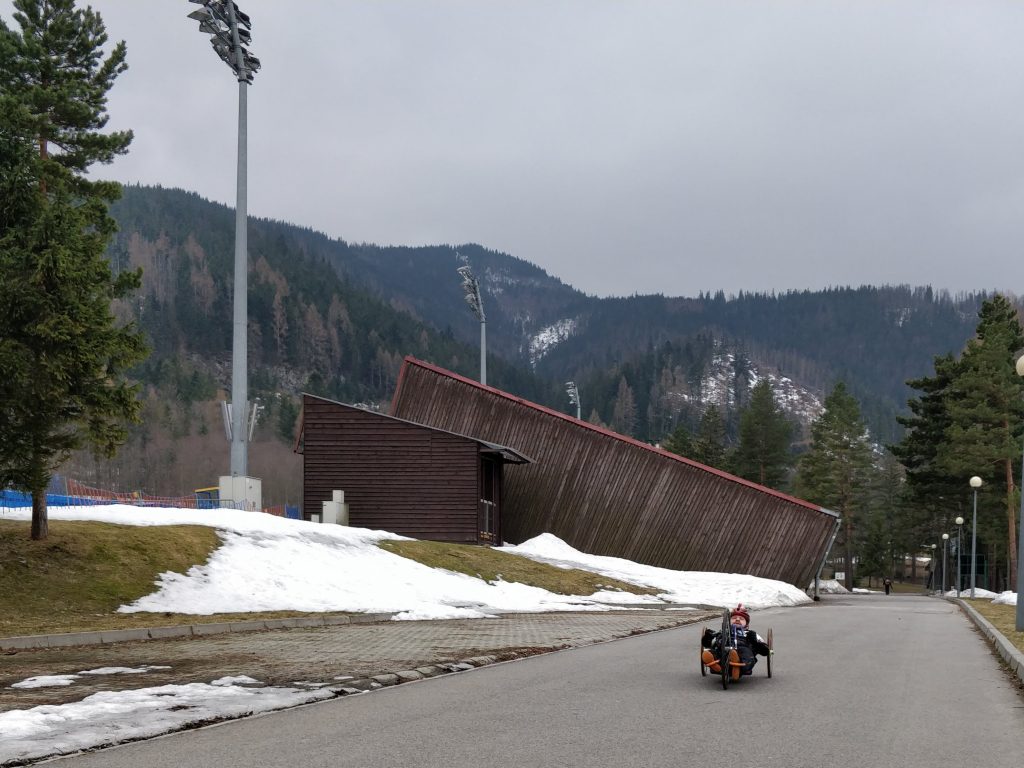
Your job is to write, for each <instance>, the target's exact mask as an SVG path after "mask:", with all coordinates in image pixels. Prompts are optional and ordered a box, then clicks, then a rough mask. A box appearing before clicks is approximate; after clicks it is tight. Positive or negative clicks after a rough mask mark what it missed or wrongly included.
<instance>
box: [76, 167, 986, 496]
mask: <svg viewBox="0 0 1024 768" xmlns="http://www.w3.org/2000/svg"><path fill="white" fill-rule="evenodd" d="M112 213H113V215H114V217H115V219H116V220H117V221H118V224H119V227H120V231H119V232H118V233H117V235H116V237H115V239H114V240H113V242H112V244H111V247H110V250H109V255H110V259H111V262H112V264H113V265H114V267H115V270H123V269H130V268H136V267H141V268H142V270H143V284H142V289H141V291H139V292H138V293H137V294H136V295H135V296H134V297H133V298H132V299H131V300H130V301H128V302H125V303H124V304H123V305H122V306H120V307H119V312H121V313H122V315H123V316H126V317H128V316H130V317H134V318H136V319H138V321H139V322H140V324H141V326H142V328H143V330H144V331H145V332H146V334H147V337H148V338H149V340H150V343H151V346H152V349H153V353H152V355H151V356H150V358H149V360H148V361H147V362H146V363H145V364H143V365H142V366H141V367H140V368H138V369H137V370H136V372H135V374H136V375H137V376H138V377H139V379H140V380H141V381H142V382H143V383H144V384H145V385H146V392H145V402H146V414H147V417H146V421H145V423H144V424H143V425H142V426H141V427H139V428H136V430H135V433H134V435H133V438H132V439H133V441H134V443H133V445H134V446H135V453H136V455H137V454H138V451H148V452H149V455H151V456H152V460H153V461H159V462H160V463H163V464H167V463H168V462H170V463H171V464H173V465H176V466H180V465H181V463H182V461H184V459H183V456H184V455H186V454H187V456H188V457H189V460H191V461H197V462H199V463H200V465H201V466H202V467H207V465H208V467H207V468H206V469H197V470H195V471H192V470H189V471H184V470H181V471H179V472H177V473H175V472H168V473H166V477H167V478H168V479H167V482H166V483H164V482H163V481H158V484H163V485H165V486H174V488H173V489H172V488H170V487H164V488H159V489H158V488H150V490H153V491H158V490H160V491H166V492H171V491H172V490H180V489H181V488H182V487H187V486H189V485H190V484H194V483H195V482H198V481H197V480H194V479H191V478H192V477H193V475H195V474H196V473H197V472H199V473H201V472H203V471H205V472H206V473H207V475H209V477H210V478H212V477H215V476H216V475H217V474H219V473H220V472H221V471H223V469H224V468H223V467H221V466H219V463H222V462H225V461H226V450H225V445H224V442H223V440H224V438H223V430H222V426H221V424H220V422H219V414H218V412H217V410H216V408H215V407H211V403H212V401H213V400H215V399H217V398H221V399H223V398H225V397H226V396H227V395H226V393H225V391H224V390H225V389H226V388H227V386H228V383H229V379H230V375H229V372H230V359H231V315H232V303H231V290H232V275H231V270H232V268H233V254H234V214H233V211H232V210H231V209H230V208H228V207H226V206H223V205H219V204H215V203H211V202H209V201H206V200H204V199H202V198H201V197H199V196H198V195H196V194H193V193H189V192H184V191H181V190H172V189H161V188H150V187H138V186H129V187H126V188H125V189H124V195H123V198H122V200H120V201H119V202H118V203H116V204H115V205H114V206H113V208H112ZM249 253H250V263H251V265H252V266H251V272H250V283H249V317H250V321H249V362H250V369H251V373H250V382H251V384H250V387H251V392H252V395H253V396H254V397H256V398H259V399H260V401H261V404H262V405H263V407H264V411H263V413H262V420H261V426H260V428H259V430H258V432H257V438H256V444H254V446H253V451H254V453H255V454H256V455H257V456H258V455H259V454H260V452H261V451H269V452H270V453H271V454H273V456H274V458H273V459H268V460H267V462H268V467H267V468H266V469H264V470H261V469H260V467H259V460H258V459H256V460H255V461H256V464H257V466H256V470H255V471H257V472H260V471H263V472H264V473H266V472H270V473H274V472H277V471H279V470H280V468H281V467H288V471H290V472H294V469H295V466H296V464H295V462H296V461H297V459H296V458H295V457H294V456H293V455H292V454H291V451H290V444H289V440H290V438H291V436H292V433H293V428H294V423H295V417H296V408H295V399H294V398H295V396H296V395H297V393H298V392H300V391H303V390H304V391H309V392H313V393H317V394H322V395H325V396H328V397H333V398H337V399H339V400H343V401H346V402H365V403H370V404H386V402H387V400H388V399H389V398H390V396H391V393H392V391H393V388H394V384H395V378H396V376H397V373H398V370H399V367H400V364H401V360H402V358H403V357H404V356H405V355H407V354H412V355H415V356H417V357H420V358H423V359H426V360H429V361H431V362H434V363H437V364H439V365H442V366H444V367H446V368H450V369H452V370H455V371H457V372H459V373H462V374H464V375H467V376H471V377H474V378H475V377H476V375H477V372H478V368H479V358H478V355H479V324H478V322H477V320H476V318H475V317H474V316H473V314H472V313H471V312H470V311H469V308H468V307H467V306H466V304H465V302H464V301H463V298H464V297H463V294H462V289H461V287H460V280H459V276H458V275H457V274H456V269H457V268H458V267H459V266H462V265H469V266H470V267H471V269H472V270H473V272H474V273H475V274H476V275H477V276H478V277H479V279H480V284H481V288H482V293H483V301H484V308H485V311H486V315H487V341H488V351H489V353H490V354H489V362H488V383H490V384H492V385H494V386H497V387H499V388H502V389H505V390H507V391H510V392H512V393H514V394H517V395H520V396H522V397H526V398H529V399H531V400H535V401H537V402H540V403H543V404H545V405H548V406H550V407H553V408H557V409H559V410H562V411H564V412H568V413H572V412H574V411H575V406H572V405H570V403H569V400H568V397H567V395H566V393H565V385H564V382H566V381H570V380H572V381H575V382H576V384H577V387H578V390H579V396H580V399H581V403H582V408H581V416H582V417H583V418H584V419H590V420H592V421H595V422H601V423H603V424H606V425H609V426H611V427H613V428H615V429H617V430H619V431H621V432H624V433H626V434H631V435H633V436H635V437H637V438H639V439H643V440H648V441H651V442H657V441H661V440H663V439H664V438H666V436H668V435H669V434H671V433H673V431H675V430H677V429H678V428H679V427H680V426H683V427H684V428H686V429H688V430H690V431H691V432H696V431H697V430H698V426H699V424H700V420H701V418H702V415H703V414H704V412H705V411H706V409H707V406H708V405H709V404H713V405H715V406H716V408H717V409H718V410H719V411H720V413H721V416H722V420H723V429H724V439H725V440H726V441H727V442H730V441H735V439H736V437H737V434H738V428H739V416H740V414H741V412H742V410H743V409H744V407H745V406H746V405H747V403H748V401H749V397H750V392H751V390H752V388H753V386H754V385H755V384H756V383H757V382H758V381H759V380H762V379H767V380H769V381H770V383H771V385H772V387H773V389H774V390H775V392H776V397H777V399H779V400H780V404H781V405H782V407H783V409H784V410H785V411H787V412H788V413H789V416H790V418H791V419H792V420H793V421H794V422H797V423H798V427H799V428H798V429H797V430H796V431H795V432H794V435H795V439H796V440H797V443H800V442H801V441H802V440H803V439H804V438H806V436H807V429H806V427H807V423H808V422H809V421H810V419H811V418H813V417H814V416H815V415H816V414H817V413H818V412H819V411H820V407H821V406H820V403H821V399H822V398H823V396H824V393H825V392H826V391H827V390H828V389H829V388H830V387H831V386H832V385H833V384H834V383H835V382H836V381H839V380H843V381H845V382H846V383H847V385H848V387H849V389H850V391H851V392H852V393H853V394H854V395H855V396H856V397H857V398H858V400H859V401H860V403H861V407H862V412H863V414H864V417H865V421H866V422H867V424H868V425H869V427H870V428H871V429H872V431H873V433H874V434H875V436H876V439H878V440H879V441H891V440H893V439H894V438H896V437H897V436H898V435H897V430H898V429H899V427H898V425H897V422H896V415H897V414H898V413H899V412H901V411H902V410H903V409H904V408H905V404H906V399H907V398H908V397H909V396H910V392H909V390H907V388H906V386H905V381H906V380H907V379H911V378H916V377H920V376H921V375H923V374H924V373H925V372H926V371H927V370H929V366H930V364H931V361H932V359H933V357H934V356H935V355H940V354H946V353H950V352H954V353H955V352H957V351H959V350H961V349H962V348H963V346H964V344H965V342H966V340H967V339H968V338H969V337H970V336H971V334H972V333H973V328H974V323H975V320H976V313H977V308H978V306H979V304H980V302H981V300H982V298H983V297H981V296H977V295H965V296H958V297H951V296H949V295H946V294H938V293H934V292H933V291H932V290H931V289H928V288H909V287H902V286H901V287H882V288H873V287H861V288H835V289H831V290H827V291H818V292H811V291H801V292H789V293H784V294H777V295H776V294H751V293H743V294H740V295H739V296H735V297H727V296H726V295H725V294H724V293H721V292H719V293H717V294H714V295H701V296H698V297H695V298H673V297H665V296H631V297H619V298H606V299H598V298H596V297H591V296H586V295H584V294H582V293H580V292H579V291H577V290H575V289H574V288H572V287H571V286H569V285H566V284H565V283H563V282H561V281H560V280H558V279H557V278H554V277H552V276H550V275H548V274H547V273H546V272H544V270H542V269H540V268H539V267H537V266H535V265H532V264H529V263H528V262H525V261H523V260H521V259H517V258H515V257H513V256H509V255H505V254H501V253H497V252H494V251H490V250H487V249H486V248H484V247H481V246H479V245H472V244H469V245H460V246H452V245H425V246H423V247H418V248H409V247H402V248H397V247H383V246H376V245H370V244H359V245H355V244H351V243H347V242H345V241H343V240H338V239H331V238H329V237H327V236H325V235H323V234H320V233H317V232H314V231H312V230H310V229H307V228H302V227H298V226H294V225H291V224H286V223H281V222H275V221H268V220H260V219H251V220H250V227H249ZM692 258H696V257H692ZM693 267H694V268H699V263H695V264H694V265H693ZM200 438H201V439H200ZM184 440H193V441H198V442H199V443H201V446H205V447H201V446H197V445H192V446H190V447H189V448H188V449H185V448H183V445H184V443H183V442H182V441H184ZM261 443H265V444H266V445H264V446H263V447H262V448H261V446H260V444H261ZM270 446H273V447H272V448H271V447H270ZM154 451H155V453H154ZM125 453H129V454H130V453H132V450H131V448H129V449H128V450H126V451H122V455H124V454H125ZM222 454H223V456H222ZM197 456H200V457H202V459H201V460H199V459H196V458H195V457H197ZM118 461H120V463H121V465H120V466H118V467H113V466H112V465H109V464H104V465H102V466H96V467H89V468H88V473H89V474H90V475H91V476H93V478H94V479H97V480H100V479H102V478H101V475H104V474H105V475H106V476H107V480H109V481H110V482H115V481H117V482H118V484H120V485H125V484H126V483H135V484H137V485H141V484H142V482H143V479H145V480H146V482H147V483H148V484H149V485H150V486H152V485H153V479H152V475H151V473H150V474H146V473H143V472H136V471H133V470H132V469H131V468H130V462H126V461H124V460H123V459H121V460H118ZM87 464H88V460H87V459H85V458H82V459H81V460H80V463H79V466H78V469H79V470H80V471H85V469H86V465H87ZM281 471H283V470H281ZM132 475H134V477H133V476H132ZM186 489H187V488H186Z"/></svg>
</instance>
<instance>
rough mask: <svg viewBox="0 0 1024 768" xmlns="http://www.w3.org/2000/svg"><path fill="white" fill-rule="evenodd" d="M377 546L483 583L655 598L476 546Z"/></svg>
mask: <svg viewBox="0 0 1024 768" xmlns="http://www.w3.org/2000/svg"><path fill="white" fill-rule="evenodd" d="M380 547H381V548H382V549H385V550H387V551H388V552H392V553H394V554H396V555H401V556H402V557H407V558H409V559H410V560H415V561H416V562H418V563H422V564H423V565H426V566H428V567H430V568H444V569H445V570H449V571H455V572H456V573H464V574H466V575H467V576H473V577H475V578H478V579H483V580H484V581H489V582H490V581H495V580H497V579H499V578H500V579H502V580H503V581H513V582H516V583H519V584H527V585H529V586H531V587H540V588H541V589H546V590H547V591H548V592H554V593H555V594H558V595H581V596H582V595H592V594H594V593H595V592H599V591H601V590H618V591H620V592H629V593H631V594H634V595H656V594H658V590H657V589H653V588H651V587H641V586H637V585H636V584H629V583H627V582H625V581H619V580H618V579H613V578H610V577H608V576H602V575H601V574H598V573H592V572H590V571H584V570H580V569H579V568H570V569H566V568H559V567H557V566H554V565H549V564H547V563H538V562H536V561H535V560H530V559H529V558H527V557H522V556H520V555H513V554H509V553H508V552H501V551H499V550H496V549H492V548H491V547H483V546H478V545H475V544H450V543H447V542H440V541H382V542H380Z"/></svg>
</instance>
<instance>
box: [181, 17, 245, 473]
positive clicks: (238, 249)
mask: <svg viewBox="0 0 1024 768" xmlns="http://www.w3.org/2000/svg"><path fill="white" fill-rule="evenodd" d="M189 2H192V3H195V4H196V5H199V6H202V7H201V8H199V9H197V10H195V11H192V13H190V14H189V15H188V17H189V18H190V19H195V20H196V21H198V22H199V31H200V32H205V33H207V34H208V35H210V44H211V45H212V46H213V50H214V51H216V53H217V55H218V56H220V58H221V60H222V61H223V62H224V63H225V64H227V65H228V67H230V68H231V71H232V72H234V74H235V78H236V79H237V80H238V175H237V187H236V198H237V199H236V203H235V285H234V289H235V296H234V316H233V334H232V348H231V403H232V405H231V419H230V424H231V434H230V438H231V474H232V475H241V476H245V475H248V474H249V457H248V437H249V430H248V429H247V424H246V422H247V421H248V416H249V392H248V386H249V385H248V380H247V375H248V359H247V357H248V349H247V345H248V341H247V336H248V321H249V318H248V315H249V306H248V292H249V286H248V278H249V275H248V270H249V246H248V242H247V240H248V227H247V215H248V211H247V208H246V206H247V202H246V195H247V183H248V181H247V178H246V168H247V164H248V155H247V135H246V114H247V105H246V95H247V86H249V85H250V84H251V83H252V80H253V75H254V74H255V73H256V71H257V70H258V69H259V68H260V60H259V59H257V58H256V57H255V56H253V55H252V54H251V53H249V51H247V50H246V49H245V47H244V46H245V45H248V44H249V43H250V42H251V40H252V34H251V33H250V29H252V23H251V22H250V21H249V17H248V16H247V15H246V14H244V13H242V12H241V10H239V8H238V6H237V5H236V4H235V3H234V2H233V1H232V0H189Z"/></svg>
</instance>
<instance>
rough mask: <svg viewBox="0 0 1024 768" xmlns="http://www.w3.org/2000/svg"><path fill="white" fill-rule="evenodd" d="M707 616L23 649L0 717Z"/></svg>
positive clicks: (306, 631) (627, 613)
mask: <svg viewBox="0 0 1024 768" xmlns="http://www.w3.org/2000/svg"><path fill="white" fill-rule="evenodd" d="M711 615H717V614H710V613H708V612H705V611H693V610H670V609H669V610H666V609H660V608H659V609H655V608H647V609H640V610H622V611H610V612H586V613H541V614H509V615H505V616H502V617H500V618H496V619H464V620H449V621H388V622H382V623H379V624H349V625H339V626H331V627H318V628H299V629H276V630H270V631H264V632H245V633H231V634H222V635H212V636H208V637H196V638H174V639H165V640H148V641H144V642H129V643H118V644H114V645H95V646H78V647H72V648H53V649H42V650H22V651H17V652H16V653H8V654H6V655H2V656H0V711H5V710H10V709H25V708H27V707H32V706H36V705H38V704H60V703H65V702H68V701H78V700H80V699H82V698H84V697H85V696H87V695H89V694H91V693H95V692H96V691H101V690H126V689H130V688H142V687H149V686H153V685H164V684H168V683H190V682H210V681H211V680H215V679H217V678H219V677H224V676H226V675H249V676H250V677H253V678H255V679H256V680H260V681H261V682H264V683H266V684H268V685H281V684H284V685H287V684H289V683H293V682H296V681H304V682H333V683H335V684H337V678H338V677H352V678H356V679H358V678H367V677H370V676H373V675H378V674H382V673H393V672H398V671H401V670H408V669H415V668H417V667H422V666H425V665H430V664H438V663H442V662H454V661H459V660H461V659H465V658H468V657H472V656H479V655H494V656H497V657H498V658H499V659H501V658H517V657H520V656H528V655H532V654H535V653H539V652H543V651H549V650H554V649H557V648H569V647H577V646H583V645H590V644H593V643H597V642H601V641H605V640H611V639H614V638H620V637H628V636H630V635H634V634H640V633H644V632H650V631H653V630H658V629H665V628H668V627H674V626H679V625H681V624H687V623H691V622H694V621H700V620H702V618H704V617H708V616H711ZM142 665H168V666H170V669H167V670H153V671H151V672H148V673H146V674H139V675H112V676H97V677H95V678H92V679H89V678H80V679H79V680H78V681H76V683H75V685H73V686H70V687H67V688H30V689H12V688H10V685H11V684H12V683H16V682H18V681H20V680H24V679H25V678H27V677H32V676H35V675H59V674H73V673H76V672H81V671H83V670H88V669H96V668H99V667H112V666H124V667H140V666H142Z"/></svg>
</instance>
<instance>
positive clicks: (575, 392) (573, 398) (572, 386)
mask: <svg viewBox="0 0 1024 768" xmlns="http://www.w3.org/2000/svg"><path fill="white" fill-rule="evenodd" d="M565 393H566V394H567V395H569V405H575V406H576V419H577V420H579V419H580V390H579V387H577V386H576V382H575V381H567V382H565Z"/></svg>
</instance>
